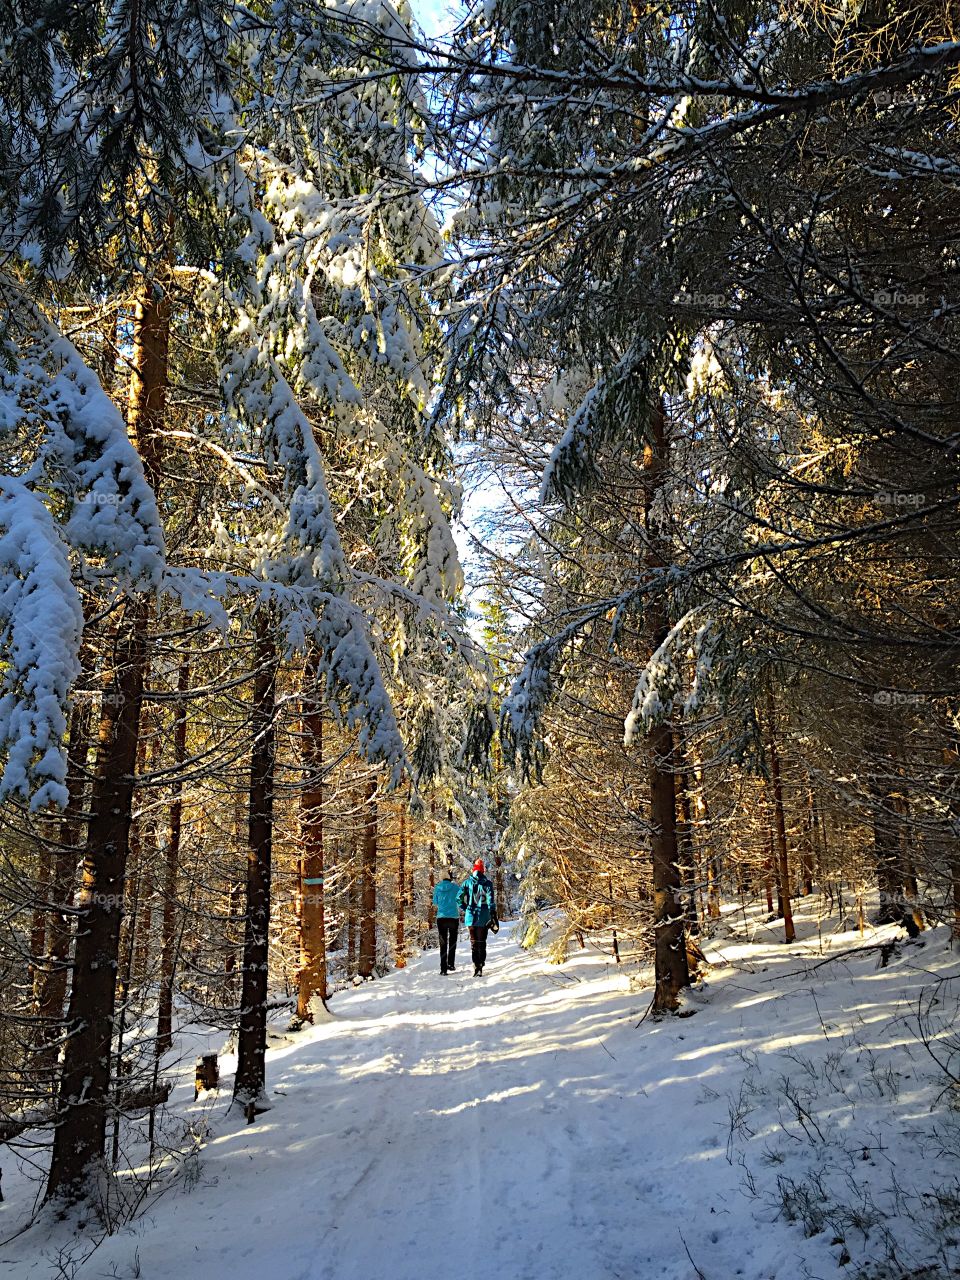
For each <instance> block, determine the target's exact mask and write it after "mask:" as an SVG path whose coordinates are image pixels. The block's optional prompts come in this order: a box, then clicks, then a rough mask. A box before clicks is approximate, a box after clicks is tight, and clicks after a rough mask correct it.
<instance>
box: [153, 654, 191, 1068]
mask: <svg viewBox="0 0 960 1280" xmlns="http://www.w3.org/2000/svg"><path fill="white" fill-rule="evenodd" d="M189 687H190V660H189V658H187V657H186V656H184V657H182V658H181V659H180V670H179V672H178V674H177V692H178V693H179V695H180V700H179V701H178V702H177V711H176V716H177V719H176V723H175V724H174V728H173V763H174V769H175V772H174V777H173V784H172V787H171V796H170V840H169V843H168V844H167V850H166V856H165V858H164V874H163V916H162V922H161V941H160V999H159V1006H158V1010H157V1040H156V1045H155V1052H156V1056H157V1057H158V1058H162V1057H163V1055H164V1054H165V1053H167V1052H169V1050H170V1049H171V1048H172V1047H173V987H174V979H175V976H176V967H177V871H178V870H179V867H180V843H181V838H182V832H183V765H184V761H185V760H186V758H187V704H186V701H185V695H186V692H187V690H188V689H189Z"/></svg>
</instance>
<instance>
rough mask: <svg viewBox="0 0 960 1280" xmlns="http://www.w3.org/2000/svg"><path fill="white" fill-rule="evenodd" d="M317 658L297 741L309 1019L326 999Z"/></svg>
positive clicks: (301, 986) (304, 1005) (310, 665)
mask: <svg viewBox="0 0 960 1280" xmlns="http://www.w3.org/2000/svg"><path fill="white" fill-rule="evenodd" d="M317 671H318V660H317V657H316V655H313V656H311V657H310V658H308V660H307V663H306V666H305V670H304V677H303V694H302V711H301V716H300V743H301V752H302V755H303V764H304V770H305V773H306V779H305V781H304V785H303V791H302V792H301V795H300V840H301V845H302V851H301V855H300V896H299V907H300V921H299V923H300V968H299V970H298V973H297V1017H298V1018H300V1019H302V1020H305V1021H309V1022H312V1021H313V1011H314V1006H313V1003H312V1002H313V1000H314V998H316V999H317V1000H319V1001H320V1002H321V1003H322V1004H325V1003H326V999H327V939H326V932H325V922H324V911H325V898H324V863H323V855H324V848H323V707H322V704H321V703H320V702H319V701H318V697H317Z"/></svg>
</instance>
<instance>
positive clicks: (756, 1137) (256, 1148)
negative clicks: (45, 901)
mask: <svg viewBox="0 0 960 1280" xmlns="http://www.w3.org/2000/svg"><path fill="white" fill-rule="evenodd" d="M812 903H813V900H812V899H811V900H808V904H807V907H808V912H807V914H804V912H803V911H802V910H801V912H800V913H799V916H798V923H799V927H800V935H801V939H802V940H801V941H800V942H798V943H796V944H794V945H792V946H790V947H785V946H784V945H783V944H782V942H780V941H779V939H780V938H781V937H782V931H781V927H780V926H779V925H773V924H771V925H765V924H762V923H759V921H760V917H758V916H756V915H755V914H754V915H752V916H750V917H748V918H747V919H746V920H745V919H744V918H742V917H740V916H739V913H737V914H736V915H735V914H734V913H731V915H730V916H728V917H727V920H728V921H729V928H730V929H732V928H733V926H734V925H735V924H736V921H737V919H739V920H740V932H739V934H737V935H733V934H732V933H731V936H728V937H721V938H717V939H715V940H714V941H713V942H711V943H710V945H709V947H708V954H709V957H710V959H711V961H712V965H713V967H712V968H711V970H710V972H709V973H708V975H707V978H706V981H705V983H703V984H702V985H701V986H700V987H699V988H698V989H697V990H695V991H693V992H692V993H691V995H690V997H689V999H688V1002H687V1009H688V1010H692V1011H695V1012H694V1013H693V1016H690V1017H686V1018H667V1019H664V1020H663V1021H659V1022H655V1021H653V1020H652V1019H650V1018H647V1019H646V1020H645V1021H643V1022H642V1024H641V1025H640V1026H639V1027H638V1026H637V1023H638V1021H639V1020H640V1019H641V1018H642V1016H643V1014H644V1013H645V1011H646V1009H647V1006H648V1003H649V996H650V993H649V989H642V988H641V987H640V985H639V984H638V983H637V982H636V967H635V966H629V965H627V966H624V968H621V969H618V968H617V966H616V965H615V964H613V962H612V960H611V959H610V957H609V955H607V954H604V953H603V952H602V951H601V950H600V949H599V948H598V947H597V946H594V945H589V944H588V946H587V948H586V950H584V951H580V950H579V949H575V951H574V952H572V953H571V955H570V958H569V960H568V962H567V963H566V964H564V965H562V966H557V965H553V964H550V963H548V961H547V958H546V954H545V953H544V952H537V953H533V954H530V953H525V952H523V951H521V950H520V948H519V947H518V945H517V943H516V941H515V940H512V939H511V938H510V937H509V926H506V927H505V928H504V930H503V931H501V933H500V935H499V937H498V938H496V939H492V940H491V948H490V963H489V967H488V970H487V973H486V975H485V976H484V977H483V978H482V979H474V978H473V977H472V976H471V968H470V965H469V955H468V954H465V953H464V949H463V946H462V944H461V954H460V963H461V967H460V969H459V970H458V972H457V973H456V974H454V975H451V976H449V977H447V978H443V977H441V976H440V974H439V972H438V971H437V970H438V962H437V953H436V952H428V953H425V954H424V955H422V956H420V957H418V958H417V959H416V960H415V961H414V962H413V963H412V964H411V965H410V967H409V968H408V969H406V970H404V971H401V972H397V973H394V974H392V975H390V976H389V977H387V978H384V979H381V980H379V981H377V982H374V983H369V984H366V985H364V986H363V987H360V988H358V989H356V990H352V991H348V992H344V993H342V994H340V995H338V996H337V997H336V998H335V999H334V1002H333V1009H334V1013H335V1017H334V1018H333V1019H331V1020H330V1021H328V1022H326V1023H324V1024H323V1025H321V1026H318V1027H316V1028H310V1029H307V1030H305V1031H303V1032H300V1033H298V1034H297V1035H295V1036H292V1037H291V1038H290V1040H289V1042H288V1043H286V1044H283V1045H282V1046H281V1047H278V1048H276V1049H274V1050H273V1051H271V1053H270V1054H269V1058H268V1065H269V1088H270V1092H271V1096H272V1102H273V1108H272V1110H271V1111H269V1112H268V1113H265V1114H264V1115H262V1116H260V1117H259V1118H258V1120H257V1122H256V1123H255V1124H254V1125H252V1126H249V1127H248V1126H246V1125H245V1124H244V1123H243V1121H242V1120H241V1119H237V1118H232V1117H231V1118H227V1117H225V1111H226V1105H227V1102H228V1100H229V1089H230V1085H231V1079H230V1077H229V1072H230V1071H231V1070H232V1068H233V1059H232V1058H229V1057H227V1058H224V1059H223V1060H222V1066H223V1068H224V1072H225V1074H224V1078H223V1089H222V1090H221V1093H220V1094H219V1096H218V1095H206V1096H202V1097H201V1099H200V1101H198V1102H196V1103H194V1102H193V1088H192V1081H191V1080H190V1079H189V1078H188V1076H187V1075H184V1076H183V1078H182V1080H181V1082H180V1084H179V1085H178V1087H177V1089H176V1090H175V1093H174V1095H173V1099H172V1103H171V1105H172V1107H173V1108H174V1109H175V1111H176V1112H179V1113H180V1115H181V1117H182V1119H183V1121H184V1122H186V1121H192V1122H193V1124H194V1125H195V1126H197V1125H200V1124H201V1123H206V1124H207V1125H208V1126H209V1136H208V1139H207V1141H206V1143H205V1145H204V1146H203V1147H202V1149H201V1151H200V1154H199V1162H197V1161H196V1160H192V1161H190V1162H188V1168H187V1172H188V1175H189V1176H186V1177H184V1176H183V1173H182V1172H181V1174H180V1175H179V1176H178V1177H177V1178H176V1179H175V1180H173V1181H172V1183H171V1184H170V1185H169V1186H168V1187H167V1189H166V1190H162V1191H161V1192H160V1193H159V1194H155V1195H154V1196H153V1197H152V1198H148V1200H147V1202H146V1204H145V1206H144V1207H143V1209H142V1211H141V1214H140V1216H139V1217H137V1218H136V1219H135V1220H134V1221H133V1222H131V1223H130V1224H129V1225H128V1226H126V1227H123V1228H122V1229H120V1230H119V1231H118V1232H117V1233H116V1234H114V1235H112V1236H109V1237H107V1238H106V1239H104V1240H103V1241H102V1243H100V1245H99V1247H98V1248H97V1249H96V1251H95V1252H94V1253H92V1255H90V1256H89V1258H88V1259H87V1260H86V1262H81V1259H82V1257H83V1254H84V1248H83V1247H82V1245H81V1242H79V1241H78V1240H77V1239H76V1238H75V1237H73V1236H71V1234H70V1231H71V1228H70V1227H69V1226H68V1225H67V1224H54V1225H53V1226H51V1224H49V1223H44V1222H43V1221H41V1222H39V1223H37V1224H36V1225H35V1226H34V1227H32V1228H30V1229H29V1230H28V1231H26V1232H25V1233H23V1234H21V1235H19V1236H18V1237H17V1238H16V1239H14V1240H12V1241H10V1242H9V1243H8V1244H6V1245H5V1246H3V1247H2V1248H0V1278H2V1277H4V1276H14V1277H17V1280H19V1277H40V1276H48V1275H51V1276H52V1275H60V1274H66V1275H71V1274H76V1273H77V1268H78V1264H79V1274H80V1275H82V1276H116V1277H127V1276H130V1277H134V1276H142V1277H145V1278H146V1280H188V1278H190V1280H192V1278H194V1277H196V1278H197V1280H201V1278H202V1280H221V1277H227V1278H229V1280H254V1277H255V1278H256V1280H371V1278H379V1280H414V1278H416V1280H423V1278H424V1277H434V1276H441V1275H447V1274H450V1275H468V1274H485V1273H489V1272H496V1273H498V1274H500V1275H502V1276H505V1277H508V1278H510V1280H514V1278H516V1280H560V1278H563V1280H568V1278H574V1277H575V1278H578V1280H647V1278H650V1280H655V1278H656V1280H660V1278H663V1280H695V1278H696V1277H698V1276H702V1277H705V1278H706V1280H733V1278H734V1277H743V1278H744V1280H798V1278H800V1277H824V1278H826V1277H833V1276H838V1275H841V1276H846V1277H851V1276H854V1275H857V1276H860V1275H867V1274H869V1275H870V1276H877V1277H879V1276H884V1277H886V1276H890V1277H894V1276H896V1277H905V1276H909V1277H911V1280H913V1278H914V1277H916V1280H920V1278H921V1277H922V1280H927V1278H928V1277H933V1276H938V1277H939V1276H948V1275H954V1274H957V1275H960V1243H958V1241H960V1117H958V1115H957V1113H956V1111H955V1110H952V1109H951V1107H950V1105H949V1104H950V1102H951V1098H952V1097H954V1096H955V1094H956V1092H957V1091H956V1089H953V1090H951V1091H949V1092H948V1093H946V1094H945V1093H944V1092H943V1091H944V1089H945V1087H946V1085H947V1083H948V1081H947V1079H946V1077H945V1076H944V1075H943V1074H942V1072H940V1070H939V1069H938V1067H937V1065H936V1063H935V1062H934V1060H933V1058H932V1057H931V1056H930V1054H929V1053H928V1052H927V1050H926V1049H925V1048H924V1047H923V1044H922V1042H921V1041H920V1040H919V1039H918V1036H917V1021H916V1014H917V1009H918V1001H921V1002H922V1001H923V999H924V997H923V996H922V993H924V992H925V993H927V996H929V997H933V996H936V997H937V998H938V999H939V1001H940V1003H939V1004H937V1005H935V1006H934V1007H933V1008H932V1009H931V1011H930V1020H929V1026H930V1028H931V1029H932V1030H933V1031H934V1032H935V1033H937V1034H940V1035H941V1039H940V1040H938V1041H937V1042H936V1043H935V1044H934V1045H933V1046H932V1047H933V1048H934V1051H935V1052H936V1053H937V1054H938V1056H939V1057H941V1058H942V1059H944V1060H948V1055H949V1054H950V1035H951V1033H950V1031H949V1025H950V1023H951V1021H952V1020H953V1018H954V1016H955V1013H956V1006H957V998H958V997H960V976H958V975H960V964H958V961H957V959H956V958H955V956H954V955H953V954H952V953H951V952H950V950H949V946H948V939H947V932H946V930H945V929H938V930H935V931H928V932H927V933H925V934H924V935H922V938H921V942H922V944H923V945H922V946H920V945H917V944H907V945H903V946H902V948H901V950H900V953H899V955H895V956H893V957H892V958H891V959H890V961H889V963H888V964H887V965H886V966H885V967H880V964H879V961H880V955H879V952H878V951H875V950H874V951H867V952H864V953H863V954H861V955H855V956H853V957H852V958H850V957H848V958H847V959H845V960H843V961H841V962H834V961H831V962H830V963H826V964H820V965H819V967H816V968H814V967H813V966H815V965H818V963H819V962H820V961H821V960H822V959H824V958H825V957H827V956H829V955H832V954H834V953H839V952H841V951H849V949H851V948H854V947H860V946H864V947H865V946H870V945H873V944H876V943H878V942H880V941H883V940H884V939H887V938H893V937H898V936H900V934H899V931H898V930H896V929H892V928H888V929H884V930H881V931H879V932H876V931H870V930H868V934H867V936H866V937H864V938H861V937H860V936H859V935H858V934H857V933H846V934H838V933H832V934H831V933H829V932H824V933H823V934H822V935H821V936H819V937H818V934H817V929H816V925H815V924H814V922H813V918H812V915H811V914H810V908H811V907H812ZM745 923H748V924H749V933H750V935H751V938H752V940H750V939H748V938H747V937H745V935H744V930H743V926H744V924H745ZM574 947H576V944H574ZM468 950H469V948H467V951H468ZM631 974H632V975H633V981H631ZM955 977H956V978H957V980H956V981H955V980H954V978H955ZM942 979H947V980H946V981H941V980H942ZM944 1035H945V1038H943V1037H944ZM221 1038H222V1037H221ZM952 1061H953V1063H954V1064H956V1063H957V1061H958V1058H957V1056H954V1058H953V1059H952ZM2 1164H3V1168H4V1174H5V1178H4V1192H5V1194H6V1196H7V1200H6V1203H4V1204H3V1205H2V1206H0V1236H2V1237H3V1238H7V1237H9V1236H10V1235H11V1233H12V1232H13V1231H14V1230H15V1229H16V1228H17V1226H18V1225H19V1224H20V1223H21V1222H22V1221H23V1219H24V1216H25V1214H26V1213H27V1211H28V1210H29V1207H30V1204H31V1203H32V1199H33V1196H34V1194H35V1190H36V1184H35V1183H34V1182H31V1181H30V1179H29V1178H28V1177H27V1176H25V1174H18V1173H17V1171H16V1170H15V1169H14V1167H13V1163H12V1161H11V1158H10V1157H9V1156H5V1157H3V1159H2ZM88 1248H89V1246H87V1249H88ZM891 1255H892V1257H893V1258H894V1259H895V1260H896V1264H895V1265H890V1266H889V1267H888V1266H886V1264H884V1265H883V1266H880V1265H879V1263H880V1260H882V1259H885V1258H888V1257H890V1256H891ZM71 1257H72V1259H73V1261H72V1262H71V1261H70V1260H69V1259H70V1258H71ZM924 1265H930V1266H931V1267H935V1269H933V1270H921V1269H920V1268H921V1266H924ZM61 1266H62V1270H60V1269H59V1268H61ZM838 1268H839V1269H838ZM954 1268H956V1270H954Z"/></svg>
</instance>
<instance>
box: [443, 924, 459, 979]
mask: <svg viewBox="0 0 960 1280" xmlns="http://www.w3.org/2000/svg"><path fill="white" fill-rule="evenodd" d="M437 932H438V933H439V934H440V972H441V973H446V972H447V970H448V969H452V968H453V967H454V961H455V960H456V958H457V934H458V933H459V932H460V921H459V920H455V919H453V918H448V917H446V916H440V917H439V918H438V919H437Z"/></svg>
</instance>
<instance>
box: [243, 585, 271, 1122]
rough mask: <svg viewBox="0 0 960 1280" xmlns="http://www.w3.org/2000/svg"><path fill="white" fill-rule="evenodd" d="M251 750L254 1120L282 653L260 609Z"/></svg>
mask: <svg viewBox="0 0 960 1280" xmlns="http://www.w3.org/2000/svg"><path fill="white" fill-rule="evenodd" d="M256 637H257V638H256V649H255V653H256V673H255V676H254V682H253V705H252V707H251V727H252V729H253V749H252V751H251V754H250V811H249V812H250V825H249V834H248V846H247V895H246V913H245V921H244V935H243V961H242V966H241V989H240V1030H239V1035H238V1039H237V1073H236V1076H235V1078H234V1085H233V1103H234V1105H235V1106H239V1107H242V1108H243V1109H244V1111H245V1112H246V1115H247V1118H248V1119H252V1118H253V1115H254V1113H255V1111H256V1110H257V1108H258V1105H259V1104H261V1103H262V1102H263V1101H264V1099H265V1085H266V1055H267V990H268V980H269V968H268V966H269V960H270V951H269V947H270V876H271V863H272V853H273V793H274V763H275V755H276V752H275V727H274V721H275V709H276V682H277V655H276V646H275V643H274V638H273V629H272V619H271V616H270V613H269V611H268V610H266V609H261V610H260V612H259V613H258V614H257V622H256Z"/></svg>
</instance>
